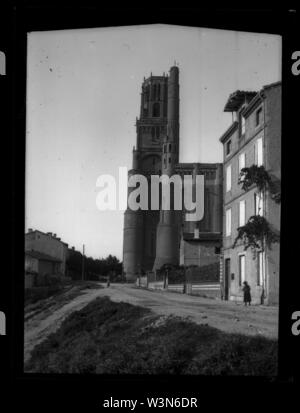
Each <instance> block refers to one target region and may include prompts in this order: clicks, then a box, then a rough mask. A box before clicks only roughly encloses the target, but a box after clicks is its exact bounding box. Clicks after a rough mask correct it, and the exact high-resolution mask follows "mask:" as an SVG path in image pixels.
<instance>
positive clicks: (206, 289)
mask: <svg viewBox="0 0 300 413" xmlns="http://www.w3.org/2000/svg"><path fill="white" fill-rule="evenodd" d="M187 292H188V294H191V295H199V296H202V297H208V298H219V299H221V286H220V283H219V282H209V283H208V282H207V283H193V284H191V286H190V287H189V286H187Z"/></svg>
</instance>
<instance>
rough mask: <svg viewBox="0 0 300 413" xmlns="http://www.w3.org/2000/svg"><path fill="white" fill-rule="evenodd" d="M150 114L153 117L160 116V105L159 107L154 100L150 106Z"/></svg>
mask: <svg viewBox="0 0 300 413" xmlns="http://www.w3.org/2000/svg"><path fill="white" fill-rule="evenodd" d="M152 116H153V117H154V118H158V117H159V116H160V107H159V103H158V102H156V103H154V104H153V108H152Z"/></svg>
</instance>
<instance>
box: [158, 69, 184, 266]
mask: <svg viewBox="0 0 300 413" xmlns="http://www.w3.org/2000/svg"><path fill="white" fill-rule="evenodd" d="M167 106H168V110H167V134H166V136H165V138H164V141H163V147H162V174H165V175H168V176H169V177H171V176H172V175H173V174H175V165H176V164H177V163H178V161H179V159H178V158H179V69H178V67H177V66H173V67H171V69H170V75H169V79H168V105H167ZM172 190H173V186H171V191H170V195H171V205H170V210H168V211H167V210H161V211H160V220H159V224H158V227H157V236H156V240H157V241H156V258H155V262H154V266H153V270H154V271H155V270H157V269H159V268H160V267H161V266H162V265H163V264H178V262H179V225H180V224H179V223H180V216H181V211H175V210H174V202H173V200H174V193H172Z"/></svg>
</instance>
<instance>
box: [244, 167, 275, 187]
mask: <svg viewBox="0 0 300 413" xmlns="http://www.w3.org/2000/svg"><path fill="white" fill-rule="evenodd" d="M270 182H271V178H270V175H269V174H268V172H267V171H266V170H265V168H264V166H263V165H261V166H257V165H251V166H250V167H249V168H242V170H241V172H240V177H239V184H241V185H242V189H243V190H244V191H248V189H249V188H250V187H251V186H252V185H253V184H254V185H256V186H257V188H258V189H259V191H264V190H265V189H266V188H267V187H268V186H269V185H270Z"/></svg>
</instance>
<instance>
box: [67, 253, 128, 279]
mask: <svg viewBox="0 0 300 413" xmlns="http://www.w3.org/2000/svg"><path fill="white" fill-rule="evenodd" d="M67 271H68V274H70V276H71V277H72V278H73V279H74V280H79V279H81V277H82V254H81V253H80V252H79V251H71V252H70V254H69V257H68V259H67ZM121 273H122V263H121V262H120V261H119V260H118V258H117V257H115V256H113V255H108V256H107V257H106V258H100V259H94V258H92V257H84V274H85V279H88V280H94V281H96V280H98V279H99V276H104V277H107V276H108V275H110V277H111V281H117V280H118V278H120V274H121Z"/></svg>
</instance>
